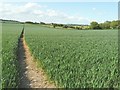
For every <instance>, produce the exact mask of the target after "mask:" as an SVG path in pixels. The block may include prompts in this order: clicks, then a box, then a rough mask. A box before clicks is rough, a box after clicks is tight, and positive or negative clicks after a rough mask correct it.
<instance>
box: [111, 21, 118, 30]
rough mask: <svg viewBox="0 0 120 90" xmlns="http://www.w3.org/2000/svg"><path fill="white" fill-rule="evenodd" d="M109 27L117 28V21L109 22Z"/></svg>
mask: <svg viewBox="0 0 120 90" xmlns="http://www.w3.org/2000/svg"><path fill="white" fill-rule="evenodd" d="M110 27H111V28H112V29H117V28H118V21H112V22H111V24H110Z"/></svg>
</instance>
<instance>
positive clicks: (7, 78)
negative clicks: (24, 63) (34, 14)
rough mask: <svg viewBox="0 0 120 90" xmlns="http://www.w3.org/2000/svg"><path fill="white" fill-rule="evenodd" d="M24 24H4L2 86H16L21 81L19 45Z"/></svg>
mask: <svg viewBox="0 0 120 90" xmlns="http://www.w3.org/2000/svg"><path fill="white" fill-rule="evenodd" d="M21 30H22V26H21V25H20V24H2V88H16V87H18V82H19V76H18V75H19V72H18V60H17V53H16V52H17V46H18V38H19V35H20V32H21Z"/></svg>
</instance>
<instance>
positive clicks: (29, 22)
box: [25, 21, 33, 24]
mask: <svg viewBox="0 0 120 90" xmlns="http://www.w3.org/2000/svg"><path fill="white" fill-rule="evenodd" d="M25 23H28V24H33V22H31V21H26V22H25Z"/></svg>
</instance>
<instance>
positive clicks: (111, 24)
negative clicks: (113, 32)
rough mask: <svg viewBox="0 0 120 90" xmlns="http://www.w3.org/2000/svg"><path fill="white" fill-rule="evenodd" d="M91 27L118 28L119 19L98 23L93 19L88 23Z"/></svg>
mask: <svg viewBox="0 0 120 90" xmlns="http://www.w3.org/2000/svg"><path fill="white" fill-rule="evenodd" d="M90 28H91V29H120V20H116V21H115V20H114V21H106V22H104V23H98V22H96V21H93V22H91V23H90Z"/></svg>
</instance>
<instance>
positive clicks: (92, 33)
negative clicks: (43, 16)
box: [25, 25, 118, 88]
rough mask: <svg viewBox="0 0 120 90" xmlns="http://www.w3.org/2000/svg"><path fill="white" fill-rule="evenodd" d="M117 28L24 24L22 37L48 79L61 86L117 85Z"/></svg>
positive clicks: (96, 86)
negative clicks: (93, 28)
mask: <svg viewBox="0 0 120 90" xmlns="http://www.w3.org/2000/svg"><path fill="white" fill-rule="evenodd" d="M117 34H118V31H117V30H66V29H65V30H64V29H53V28H47V27H43V26H40V25H25V40H26V43H27V44H28V46H29V48H30V51H31V53H32V55H33V56H34V58H35V59H36V60H37V62H38V63H39V66H40V67H42V68H43V69H44V70H45V72H46V74H47V75H48V77H49V79H50V80H53V81H54V82H55V84H57V85H58V86H60V87H65V88H79V87H81V88H85V87H94V88H101V87H107V88H108V87H118V71H117V70H118V68H117V65H118V35H117Z"/></svg>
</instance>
